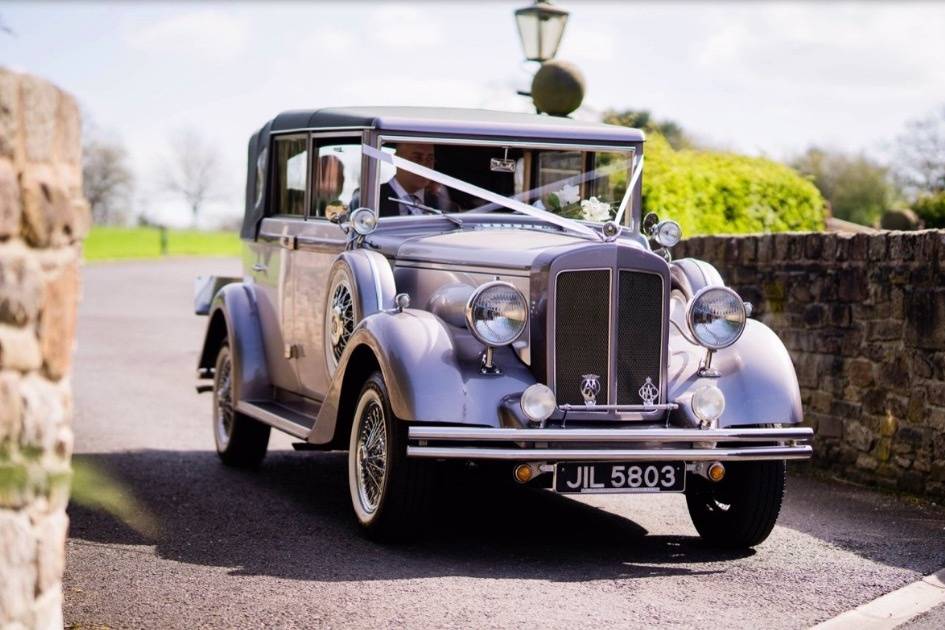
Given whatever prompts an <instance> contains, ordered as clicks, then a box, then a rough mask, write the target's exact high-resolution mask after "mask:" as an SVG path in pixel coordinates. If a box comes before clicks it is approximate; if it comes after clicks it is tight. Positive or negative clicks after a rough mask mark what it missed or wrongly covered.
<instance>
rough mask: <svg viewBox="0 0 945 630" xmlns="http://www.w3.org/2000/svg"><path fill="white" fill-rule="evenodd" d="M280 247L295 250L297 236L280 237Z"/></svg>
mask: <svg viewBox="0 0 945 630" xmlns="http://www.w3.org/2000/svg"><path fill="white" fill-rule="evenodd" d="M279 245H281V246H282V247H284V248H285V249H295V246H296V236H295V235H294V234H283V235H282V236H280V237H279Z"/></svg>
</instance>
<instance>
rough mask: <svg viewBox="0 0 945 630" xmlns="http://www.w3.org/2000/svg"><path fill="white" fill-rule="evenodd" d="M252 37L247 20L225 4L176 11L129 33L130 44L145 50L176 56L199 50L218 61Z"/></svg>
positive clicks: (127, 32)
mask: <svg viewBox="0 0 945 630" xmlns="http://www.w3.org/2000/svg"><path fill="white" fill-rule="evenodd" d="M248 40H249V24H248V23H247V22H246V20H245V19H242V18H240V17H238V16H235V15H233V14H232V13H228V12H227V11H226V10H224V9H223V8H221V7H213V8H206V9H201V10H199V11H188V12H186V13H180V14H177V15H172V16H170V17H168V18H165V19H163V20H159V21H157V22H154V23H151V24H147V25H144V26H139V27H136V28H132V29H129V30H128V31H126V33H125V41H126V42H127V43H128V45H129V46H130V47H131V48H133V49H136V50H139V51H142V52H146V53H152V54H157V55H173V56H179V55H193V54H197V55H200V56H206V57H209V58H210V59H214V60H217V61H223V60H228V59H232V58H233V57H235V56H236V55H238V54H239V53H240V52H242V51H243V49H244V48H245V46H246V44H247V42H248Z"/></svg>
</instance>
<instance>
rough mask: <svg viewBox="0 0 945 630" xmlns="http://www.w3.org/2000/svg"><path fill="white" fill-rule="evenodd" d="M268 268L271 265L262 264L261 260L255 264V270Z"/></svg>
mask: <svg viewBox="0 0 945 630" xmlns="http://www.w3.org/2000/svg"><path fill="white" fill-rule="evenodd" d="M267 269H269V267H268V266H266V265H264V264H262V263H261V262H258V263H256V264H255V265H253V271H266V270H267Z"/></svg>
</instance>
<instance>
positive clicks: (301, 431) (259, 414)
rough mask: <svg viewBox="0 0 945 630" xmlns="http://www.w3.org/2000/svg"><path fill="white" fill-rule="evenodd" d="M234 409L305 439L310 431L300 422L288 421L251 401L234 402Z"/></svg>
mask: <svg viewBox="0 0 945 630" xmlns="http://www.w3.org/2000/svg"><path fill="white" fill-rule="evenodd" d="M236 410H237V411H238V412H240V413H245V414H246V415H247V416H250V417H251V418H255V419H256V420H259V421H260V422H262V423H264V424H268V425H269V426H271V427H275V428H276V429H279V430H280V431H283V432H285V433H288V434H289V435H291V436H293V437H297V438H300V439H303V440H304V439H307V438H308V434H309V433H311V430H310V429H309V428H308V427H303V426H302V425H300V424H296V423H294V422H290V421H289V420H286V419H285V418H283V417H282V416H279V415H276V414H274V413H272V412H271V411H266V410H265V409H263V408H262V407H257V406H256V405H254V404H253V403H251V402H247V401H245V400H241V401H239V402H238V403H236Z"/></svg>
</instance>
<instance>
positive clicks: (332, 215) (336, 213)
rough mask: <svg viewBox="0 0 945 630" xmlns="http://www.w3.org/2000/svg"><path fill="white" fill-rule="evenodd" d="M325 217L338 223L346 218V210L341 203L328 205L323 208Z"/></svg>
mask: <svg viewBox="0 0 945 630" xmlns="http://www.w3.org/2000/svg"><path fill="white" fill-rule="evenodd" d="M325 218H326V219H328V220H329V221H331V222H332V223H337V224H339V225H340V224H342V223H344V222H345V220H346V219H347V218H348V210H347V209H346V208H345V207H344V206H343V205H341V204H337V205H333V206H332V205H329V206H328V207H326V208H325Z"/></svg>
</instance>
